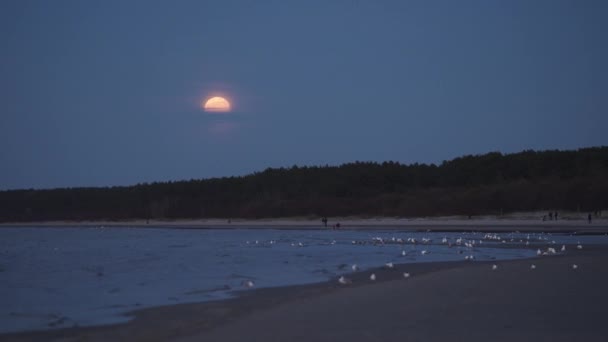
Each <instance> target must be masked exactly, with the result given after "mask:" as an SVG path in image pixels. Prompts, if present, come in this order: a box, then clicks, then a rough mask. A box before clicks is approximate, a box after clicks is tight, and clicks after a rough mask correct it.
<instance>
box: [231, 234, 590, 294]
mask: <svg viewBox="0 0 608 342" xmlns="http://www.w3.org/2000/svg"><path fill="white" fill-rule="evenodd" d="M473 235H474V238H465V237H462V236H461V237H458V238H455V239H454V238H452V239H448V238H447V237H443V238H442V239H441V241H440V244H441V245H446V246H447V247H448V248H452V247H461V248H459V249H458V253H459V254H464V251H463V249H462V247H464V248H466V249H469V253H467V254H466V255H465V256H464V260H466V261H472V260H475V255H474V254H473V252H474V250H473V249H474V248H475V247H477V246H480V245H482V244H484V241H486V242H493V243H501V244H504V243H518V242H519V243H522V244H524V245H525V246H529V245H530V243H531V242H532V243H546V244H550V245H555V244H556V241H555V240H550V234H532V235H530V234H528V235H527V236H526V237H525V238H521V237H519V238H516V237H514V236H513V234H507V236H503V235H500V234H496V233H487V234H485V235H483V236H475V235H476V234H473ZM509 235H510V236H509ZM246 243H247V244H254V245H260V244H264V245H268V244H270V245H273V244H276V243H277V241H276V240H270V241H268V242H266V243H261V242H260V241H258V240H255V241H247V242H246ZM351 243H352V244H353V245H368V244H371V245H391V244H393V245H406V244H411V245H418V244H421V245H431V244H432V243H433V240H432V239H431V238H427V237H422V238H420V239H417V238H414V237H409V238H406V239H404V238H399V237H391V238H383V237H380V236H376V237H372V238H371V239H370V240H352V241H351ZM329 244H330V245H335V244H336V240H332V241H331V242H330V243H329ZM290 245H291V246H292V247H305V246H306V245H305V244H303V243H302V242H291V243H290ZM576 249H578V250H582V249H583V245H582V244H581V243H580V242H577V244H576ZM410 252H415V251H410ZM559 252H561V253H565V252H566V245H565V244H564V245H562V246H561V248H559ZM408 253H409V252H408V251H406V250H405V249H402V250H401V252H400V256H401V257H405V256H407V255H408ZM430 253H431V251H430V250H428V249H423V250H421V251H420V255H428V254H430ZM556 254H558V249H556V247H546V248H545V249H541V248H538V249H537V251H536V255H537V256H550V255H556ZM345 266H346V265H345ZM578 267H579V266H578V265H577V264H573V265H571V268H572V269H573V270H577V269H578ZM383 268H384V269H387V270H395V269H396V266H395V264H394V263H393V262H392V261H391V262H387V263H386V264H385V265H384V266H383ZM536 268H537V266H536V264H531V265H530V270H535V269H536ZM498 269H499V266H498V265H497V264H492V266H491V270H492V271H497V270H498ZM351 270H352V272H359V271H361V268H360V267H359V265H357V264H352V265H351ZM410 276H411V275H410V273H408V272H403V278H409V277H410ZM369 280H370V281H376V280H378V276H377V275H376V273H371V274H370V275H369ZM352 282H353V281H352V279H350V278H347V277H345V276H343V275H341V276H340V277H339V278H338V283H339V284H341V285H349V284H352ZM242 285H243V286H244V287H246V288H252V287H254V286H255V283H254V282H253V281H252V280H246V281H243V284H242Z"/></svg>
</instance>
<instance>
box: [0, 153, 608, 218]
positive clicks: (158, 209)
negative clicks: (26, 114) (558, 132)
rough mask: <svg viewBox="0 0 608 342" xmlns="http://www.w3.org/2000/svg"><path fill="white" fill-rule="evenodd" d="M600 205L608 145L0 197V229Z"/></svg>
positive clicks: (607, 179) (607, 186) (606, 192)
mask: <svg viewBox="0 0 608 342" xmlns="http://www.w3.org/2000/svg"><path fill="white" fill-rule="evenodd" d="M607 205H608V147H592V148H582V149H578V150H569V151H557V150H550V151H538V152H536V151H532V150H527V151H523V152H519V153H513V154H501V153H499V152H492V153H487V154H483V155H467V156H463V157H459V158H455V159H452V160H449V161H444V162H443V163H441V164H439V165H435V164H418V163H415V164H409V165H404V164H400V163H397V162H392V161H387V162H383V163H376V162H358V161H357V162H353V163H348V164H343V165H340V166H312V167H310V166H309V167H300V166H295V165H294V166H292V167H289V168H268V169H266V170H264V171H261V172H256V173H253V174H250V175H246V176H240V177H224V178H211V179H200V180H189V181H176V182H157V183H143V184H137V185H133V186H115V187H95V188H84V187H83V188H61V189H41V190H35V189H24V190H8V191H1V192H0V221H1V222H32V221H52V220H74V221H80V220H132V219H180V218H188V219H195V218H226V219H228V218H272V217H311V218H312V217H323V216H350V215H353V216H361V217H366V216H399V217H420V216H438V215H482V214H483V215H487V214H500V213H509V212H515V211H534V210H572V211H574V210H579V211H583V212H584V211H595V210H599V209H602V208H606V206H607Z"/></svg>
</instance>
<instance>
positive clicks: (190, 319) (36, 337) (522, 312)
mask: <svg viewBox="0 0 608 342" xmlns="http://www.w3.org/2000/svg"><path fill="white" fill-rule="evenodd" d="M568 247H569V248H568V250H567V252H566V254H565V255H561V256H549V257H540V258H533V259H526V260H515V261H501V262H496V265H497V266H498V269H496V270H492V267H491V266H492V264H493V263H492V262H452V263H426V264H425V263H420V264H410V265H398V266H397V270H385V269H380V270H375V271H374V272H375V273H376V275H377V277H378V280H377V281H376V282H372V281H370V280H369V278H368V277H369V274H370V273H371V271H366V272H361V273H357V274H354V275H352V279H353V283H352V284H351V285H346V286H343V285H339V284H338V283H337V281H336V280H335V279H334V280H332V281H330V282H327V283H321V284H314V285H303V286H291V287H283V288H274V289H260V290H247V291H243V293H242V295H241V296H239V297H238V298H235V299H231V300H226V301H218V302H211V303H198V304H181V305H174V306H165V307H159V308H150V309H144V310H141V311H137V312H135V313H134V315H135V319H133V320H132V321H130V322H129V323H126V324H119V325H113V326H102V327H90V328H70V329H63V330H55V331H48V332H30V333H22V334H11V335H0V339H1V340H7V341H43V340H44V341H48V340H56V341H109V340H114V341H166V340H175V341H354V342H356V341H403V340H408V341H446V340H455V341H459V340H467V341H533V340H534V341H539V340H541V341H543V340H552V341H579V340H585V341H605V340H606V337H607V336H608V324H606V317H608V316H607V315H606V308H608V292H607V291H606V289H608V248H606V247H590V246H586V247H585V249H583V250H576V249H575V248H574V247H573V246H568ZM531 264H535V265H536V266H537V267H536V269H534V270H532V269H530V265H531ZM573 264H577V265H578V269H576V270H574V269H572V265H573ZM406 271H407V272H409V273H410V274H411V277H410V278H407V279H405V278H403V276H402V273H403V272H406Z"/></svg>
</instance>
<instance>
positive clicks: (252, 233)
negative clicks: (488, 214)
mask: <svg viewBox="0 0 608 342" xmlns="http://www.w3.org/2000/svg"><path fill="white" fill-rule="evenodd" d="M484 235H485V234H484V233H447V234H446V233H415V232H407V231H402V232H400V231H395V230H391V231H376V230H374V231H321V230H319V231H310V230H306V231H304V230H302V231H297V230H276V229H264V230H260V229H250V230H248V229H239V230H188V229H144V228H1V229H0V303H2V305H0V332H12V331H24V330H37V329H54V328H62V327H71V326H86V325H97V324H107V323H114V322H121V321H125V320H128V319H129V317H128V316H126V315H125V313H126V312H128V311H132V310H134V309H138V308H143V307H150V306H158V305H166V304H176V303H184V302H200V301H208V300H217V299H223V298H227V297H228V296H231V295H233V294H234V291H235V290H244V289H245V288H244V286H243V282H244V281H246V280H252V281H254V282H255V287H256V288H259V287H273V286H282V285H292V284H305V283H314V282H321V281H325V280H328V279H331V278H333V277H336V276H337V275H339V274H344V273H348V272H349V271H350V265H352V264H354V263H356V264H358V265H359V267H360V268H361V269H363V270H365V269H369V268H373V267H378V266H382V265H384V264H385V263H386V262H389V261H392V262H395V263H411V262H433V261H448V260H463V259H464V256H465V255H474V256H475V260H490V259H513V258H524V257H530V256H533V255H535V254H536V252H535V250H532V249H529V248H524V244H523V242H524V241H529V243H530V245H529V247H535V248H536V246H537V245H538V246H543V248H545V247H546V246H547V245H548V244H551V243H553V241H555V244H556V245H557V246H556V247H559V245H561V244H562V243H576V242H577V241H581V242H582V243H585V244H588V243H608V238H607V237H605V236H594V237H587V236H583V237H571V236H567V235H548V234H529V235H528V234H499V235H500V236H498V237H496V238H497V239H488V238H487V237H485V236H484ZM412 238H414V239H416V240H417V244H413V243H412V242H411V241H410V242H408V241H407V240H408V239H412ZM444 238H446V239H447V240H448V241H449V242H450V243H451V244H455V243H456V241H457V239H458V238H462V239H463V245H461V246H453V247H451V248H449V247H448V246H447V244H445V243H443V242H442V240H443V239H444ZM379 239H382V241H383V242H380V240H379ZM399 239H401V240H403V241H404V243H403V244H401V243H399ZM423 239H431V240H432V241H429V242H427V243H426V244H423V243H422V241H423ZM479 240H482V243H481V244H480V243H479ZM466 241H476V244H475V246H473V247H465V246H464V242H466ZM503 241H504V242H503ZM507 245H510V246H517V247H518V248H497V247H504V246H507ZM423 250H426V251H427V252H428V253H427V254H422V251H423ZM558 250H559V248H558ZM403 251H405V254H406V255H405V256H403V255H402V253H403Z"/></svg>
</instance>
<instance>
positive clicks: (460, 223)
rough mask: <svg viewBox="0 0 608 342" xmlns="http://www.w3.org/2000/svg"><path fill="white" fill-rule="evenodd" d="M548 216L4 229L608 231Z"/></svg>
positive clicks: (582, 220)
mask: <svg viewBox="0 0 608 342" xmlns="http://www.w3.org/2000/svg"><path fill="white" fill-rule="evenodd" d="M543 214H544V213H541V212H526V213H512V214H507V215H503V216H491V215H488V216H474V217H471V218H468V217H463V216H445V217H418V218H399V217H335V218H334V217H332V218H329V222H328V225H327V227H325V226H324V225H323V224H322V223H321V221H320V218H313V217H301V218H297V217H296V218H273V219H223V218H222V219H219V218H218V219H179V220H148V221H146V220H129V221H48V222H15V223H11V222H7V223H0V227H3V226H4V227H19V226H21V227H132V228H176V229H243V228H247V229H286V230H287V229H298V230H302V229H330V228H331V227H332V226H333V225H335V224H337V223H340V228H341V229H353V230H355V229H360V230H373V229H385V230H389V229H398V230H412V231H485V232H498V231H514V230H517V231H522V232H523V231H530V232H533V231H535V232H549V231H551V232H577V233H589V234H599V233H605V232H608V218H607V217H594V218H593V219H592V222H591V223H589V222H588V221H587V217H586V215H585V214H581V213H575V212H566V213H562V214H561V216H560V219H559V220H548V219H547V220H544V221H543V220H542V217H543Z"/></svg>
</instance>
